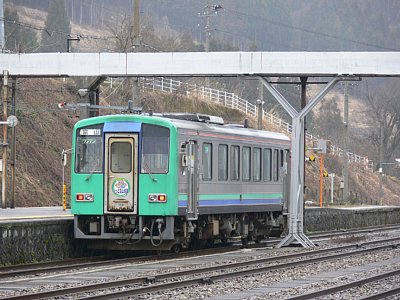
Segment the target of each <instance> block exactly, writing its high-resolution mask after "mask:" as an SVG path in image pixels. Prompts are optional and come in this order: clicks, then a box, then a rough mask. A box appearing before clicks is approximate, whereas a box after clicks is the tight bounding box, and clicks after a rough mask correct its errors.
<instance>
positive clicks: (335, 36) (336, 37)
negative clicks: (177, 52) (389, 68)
mask: <svg viewBox="0 0 400 300" xmlns="http://www.w3.org/2000/svg"><path fill="white" fill-rule="evenodd" d="M225 10H226V11H228V12H231V13H234V14H237V15H240V16H244V17H251V18H256V19H259V20H261V21H263V22H266V23H270V24H273V25H276V26H280V27H285V28H288V29H292V30H297V31H302V32H306V33H310V34H315V35H318V36H323V37H327V38H332V39H336V40H342V41H347V42H351V43H354V44H358V45H363V46H368V47H375V48H377V49H382V50H388V51H399V49H395V48H390V47H384V46H380V45H376V44H371V43H367V42H363V41H359V40H355V39H351V38H346V37H340V36H337V35H334V34H330V33H326V32H320V31H316V30H312V29H308V28H303V27H299V26H294V25H289V24H286V23H282V22H279V21H275V20H271V19H268V18H265V17H261V16H257V15H251V14H245V13H243V12H240V11H237V10H233V9H229V8H225Z"/></svg>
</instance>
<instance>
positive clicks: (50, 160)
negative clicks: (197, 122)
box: [16, 79, 400, 206]
mask: <svg viewBox="0 0 400 300" xmlns="http://www.w3.org/2000/svg"><path fill="white" fill-rule="evenodd" d="M102 90H103V91H104V92H103V93H102V100H101V103H102V104H103V105H115V104H116V103H115V101H114V100H109V99H110V97H108V95H109V93H111V92H112V91H111V90H110V89H109V86H107V84H104V85H103V87H102ZM77 98H78V97H77V94H76V88H75V86H74V82H73V81H72V80H65V81H64V80H62V79H23V80H18V85H17V94H16V99H17V100H16V101H17V116H18V118H19V121H20V123H19V125H18V127H17V163H16V206H45V205H61V199H62V197H61V195H62V189H61V187H62V164H61V151H62V149H69V148H70V147H71V133H72V127H73V124H74V123H75V122H76V121H77V120H79V118H78V116H79V117H81V116H82V113H83V112H80V111H61V110H59V109H58V108H57V104H58V103H60V102H62V101H66V102H68V103H74V102H76V100H77ZM112 98H113V99H118V95H114V97H112ZM142 101H143V102H142V106H143V108H144V109H145V110H146V111H150V110H152V111H154V112H168V111H175V112H179V111H183V112H199V113H206V114H212V115H218V116H222V117H223V118H224V119H225V120H226V123H242V122H243V120H244V118H245V116H244V115H242V114H241V113H239V112H237V111H236V110H232V109H227V108H224V107H221V106H218V105H214V104H210V103H208V102H202V101H199V100H198V99H187V98H185V97H181V96H178V95H176V94H159V93H154V92H151V93H147V92H143V93H142ZM121 103H122V102H121ZM121 103H120V104H121ZM255 124H256V122H255V120H251V125H252V126H253V127H254V126H255ZM264 125H265V127H266V129H267V130H276V129H274V128H272V127H271V126H269V125H268V124H265V123H264ZM69 161H70V160H69ZM340 164H341V162H340V161H338V159H337V158H335V157H330V156H328V157H327V159H326V167H327V169H328V170H329V172H336V173H337V174H340V170H341V165H340ZM69 168H70V165H69V164H68V166H67V168H66V178H67V183H69ZM306 168H307V169H306V186H307V197H306V198H307V199H311V200H313V201H317V200H318V192H317V191H318V187H319V183H318V182H319V181H318V180H319V179H318V174H319V171H318V163H317V162H314V163H311V162H306ZM350 172H351V173H350V174H351V176H350V177H351V178H352V179H351V182H350V190H351V191H352V193H353V195H354V199H353V203H357V204H358V203H361V202H362V203H373V204H375V203H376V202H377V201H378V199H379V187H378V181H379V180H378V174H377V173H372V172H370V171H365V170H364V169H363V168H362V166H359V165H356V164H355V165H352V166H351V171H350ZM68 186H69V184H68ZM326 186H327V187H328V180H326ZM335 186H336V187H338V186H339V178H337V179H336V183H335ZM384 192H385V195H384V199H385V200H384V203H385V204H390V205H394V204H396V203H398V202H399V200H400V196H399V195H400V185H399V180H398V179H395V178H385V181H384ZM338 198H339V199H340V197H339V196H338ZM327 199H329V193H328V194H327ZM336 199H337V198H336V197H335V202H336V201H337V200H336Z"/></svg>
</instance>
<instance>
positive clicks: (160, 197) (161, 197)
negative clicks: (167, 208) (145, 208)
mask: <svg viewBox="0 0 400 300" xmlns="http://www.w3.org/2000/svg"><path fill="white" fill-rule="evenodd" d="M148 200H149V202H152V203H157V202H162V203H165V202H167V195H166V194H149V196H148Z"/></svg>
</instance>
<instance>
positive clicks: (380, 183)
mask: <svg viewBox="0 0 400 300" xmlns="http://www.w3.org/2000/svg"><path fill="white" fill-rule="evenodd" d="M380 126H381V128H380V137H379V139H380V147H379V204H380V205H382V204H383V193H384V192H383V121H381V122H380Z"/></svg>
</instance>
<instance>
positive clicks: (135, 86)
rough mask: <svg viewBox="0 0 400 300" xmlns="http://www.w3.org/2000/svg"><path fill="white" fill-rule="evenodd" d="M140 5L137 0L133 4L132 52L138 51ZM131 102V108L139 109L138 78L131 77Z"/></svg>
mask: <svg viewBox="0 0 400 300" xmlns="http://www.w3.org/2000/svg"><path fill="white" fill-rule="evenodd" d="M139 8H140V3H139V0H134V4H133V21H132V30H131V34H132V47H133V52H138V51H139V45H140V11H139ZM132 100H133V106H136V107H139V104H140V103H139V102H140V89H139V77H132Z"/></svg>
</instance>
